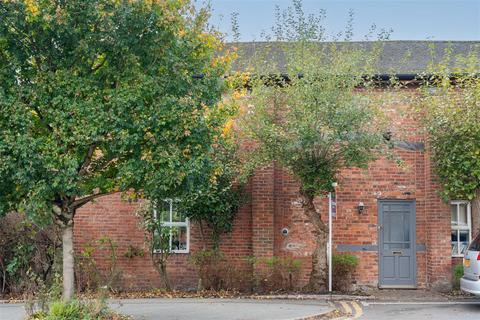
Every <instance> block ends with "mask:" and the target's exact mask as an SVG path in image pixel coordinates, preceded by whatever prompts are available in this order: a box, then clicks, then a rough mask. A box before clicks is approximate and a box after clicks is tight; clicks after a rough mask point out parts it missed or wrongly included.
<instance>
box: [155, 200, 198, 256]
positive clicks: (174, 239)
mask: <svg viewBox="0 0 480 320" xmlns="http://www.w3.org/2000/svg"><path fill="white" fill-rule="evenodd" d="M178 202H179V200H175V199H165V200H164V201H163V202H162V203H160V204H159V205H158V206H157V208H156V209H155V210H154V215H155V219H160V222H161V225H162V228H165V229H166V232H168V247H169V249H170V251H171V252H174V253H188V252H189V251H190V223H189V221H188V218H187V217H186V215H185V213H184V212H181V211H180V210H178Z"/></svg>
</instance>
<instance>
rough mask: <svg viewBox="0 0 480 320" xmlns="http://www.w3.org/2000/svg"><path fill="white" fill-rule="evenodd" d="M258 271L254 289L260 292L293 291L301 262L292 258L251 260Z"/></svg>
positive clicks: (254, 278)
mask: <svg viewBox="0 0 480 320" xmlns="http://www.w3.org/2000/svg"><path fill="white" fill-rule="evenodd" d="M249 260H250V261H251V262H252V263H253V265H254V266H255V267H256V268H255V269H256V270H259V271H258V272H257V273H256V274H254V275H253V280H254V287H255V288H254V289H255V290H256V291H260V292H272V291H282V292H284V291H291V290H294V289H295V285H296V283H298V277H299V274H300V267H301V264H302V263H301V261H300V260H296V259H293V258H290V257H270V258H250V259H249Z"/></svg>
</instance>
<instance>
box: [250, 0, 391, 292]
mask: <svg viewBox="0 0 480 320" xmlns="http://www.w3.org/2000/svg"><path fill="white" fill-rule="evenodd" d="M294 5H295V6H294V7H293V8H290V9H288V10H287V11H286V12H284V13H283V14H282V13H280V12H279V13H278V14H277V17H279V19H280V20H279V22H278V23H277V27H276V28H274V31H275V40H277V41H282V42H271V43H269V45H268V46H266V47H267V51H266V52H265V53H262V55H260V56H263V57H265V56H267V57H270V58H269V59H268V60H267V59H265V58H262V60H263V61H280V63H281V64H280V65H279V64H277V65H275V64H272V63H271V64H269V65H268V67H269V68H273V69H270V70H268V71H257V70H259V69H258V68H257V69H256V70H255V71H256V73H257V77H256V80H253V81H252V92H251V105H252V106H251V110H249V112H247V116H246V119H245V123H246V126H247V127H248V129H249V131H250V133H251V135H252V137H253V139H254V141H256V142H257V143H258V147H259V149H260V150H262V151H263V152H264V154H266V155H267V158H268V159H270V160H274V161H275V162H276V163H278V164H279V165H281V166H282V167H283V168H285V169H287V170H288V171H289V172H290V173H291V174H293V176H294V177H295V178H296V179H297V180H298V182H299V184H300V195H301V198H302V201H301V203H302V206H303V208H304V212H305V214H306V216H307V217H308V218H309V219H310V222H311V223H312V225H313V228H314V237H315V240H316V247H315V250H314V252H313V255H312V272H311V275H310V281H309V285H308V286H307V289H309V290H313V291H321V290H323V289H324V288H325V280H326V271H327V246H326V244H327V234H328V228H327V226H326V225H325V223H324V221H323V220H322V218H321V214H320V212H318V211H317V209H316V207H315V204H314V199H315V197H317V196H322V195H325V194H326V193H327V192H329V191H333V187H332V183H333V182H336V181H338V180H339V179H340V177H339V173H340V171H341V170H342V169H344V168H350V167H365V166H367V164H368V162H369V161H371V160H372V159H374V158H375V157H376V156H377V155H378V154H377V153H376V152H375V151H376V150H377V149H378V148H379V147H380V145H381V142H382V130H381V129H382V121H381V117H380V112H379V109H378V106H379V104H378V103H375V100H376V96H375V95H374V94H373V93H372V92H371V83H370V81H369V79H371V77H369V75H371V74H372V72H373V70H374V69H373V66H374V63H375V61H376V57H377V53H378V51H377V53H375V51H368V50H366V49H362V48H360V47H355V46H354V45H350V44H348V43H343V44H340V45H337V44H335V43H327V44H325V43H323V44H322V43H319V42H320V41H322V40H323V34H322V29H321V28H319V26H318V22H319V21H320V20H321V18H318V19H317V18H315V17H310V18H308V17H305V16H304V14H303V10H302V7H301V2H300V1H294ZM347 34H349V33H348V32H347ZM347 40H348V39H347ZM283 41H287V42H283ZM272 57H273V58H272ZM260 70H261V69H260ZM285 71H287V74H288V76H285V75H282V74H284V73H285ZM272 74H274V75H272ZM377 96H378V95H377Z"/></svg>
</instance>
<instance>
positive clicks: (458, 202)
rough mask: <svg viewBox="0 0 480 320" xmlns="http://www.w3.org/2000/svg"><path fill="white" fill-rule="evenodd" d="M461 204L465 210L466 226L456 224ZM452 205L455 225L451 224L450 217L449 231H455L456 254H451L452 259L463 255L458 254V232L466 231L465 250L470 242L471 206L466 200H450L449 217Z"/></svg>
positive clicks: (458, 219)
mask: <svg viewBox="0 0 480 320" xmlns="http://www.w3.org/2000/svg"><path fill="white" fill-rule="evenodd" d="M462 204H465V205H466V209H467V225H466V226H460V225H458V222H459V221H460V205H462ZM452 205H455V206H456V208H457V225H454V224H453V223H452V218H451V216H450V230H451V231H453V230H455V231H456V232H457V253H456V254H453V253H452V258H463V257H464V255H463V254H462V253H461V252H460V236H459V231H468V243H467V248H468V246H469V245H470V243H471V242H472V206H471V203H470V201H467V200H452V201H450V215H451V210H452V209H451V206H452ZM450 243H452V241H450ZM452 250H453V248H452Z"/></svg>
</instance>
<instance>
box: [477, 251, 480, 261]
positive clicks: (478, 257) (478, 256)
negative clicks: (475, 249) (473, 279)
mask: <svg viewBox="0 0 480 320" xmlns="http://www.w3.org/2000/svg"><path fill="white" fill-rule="evenodd" d="M477 260H478V261H480V252H479V253H478V254H477Z"/></svg>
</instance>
